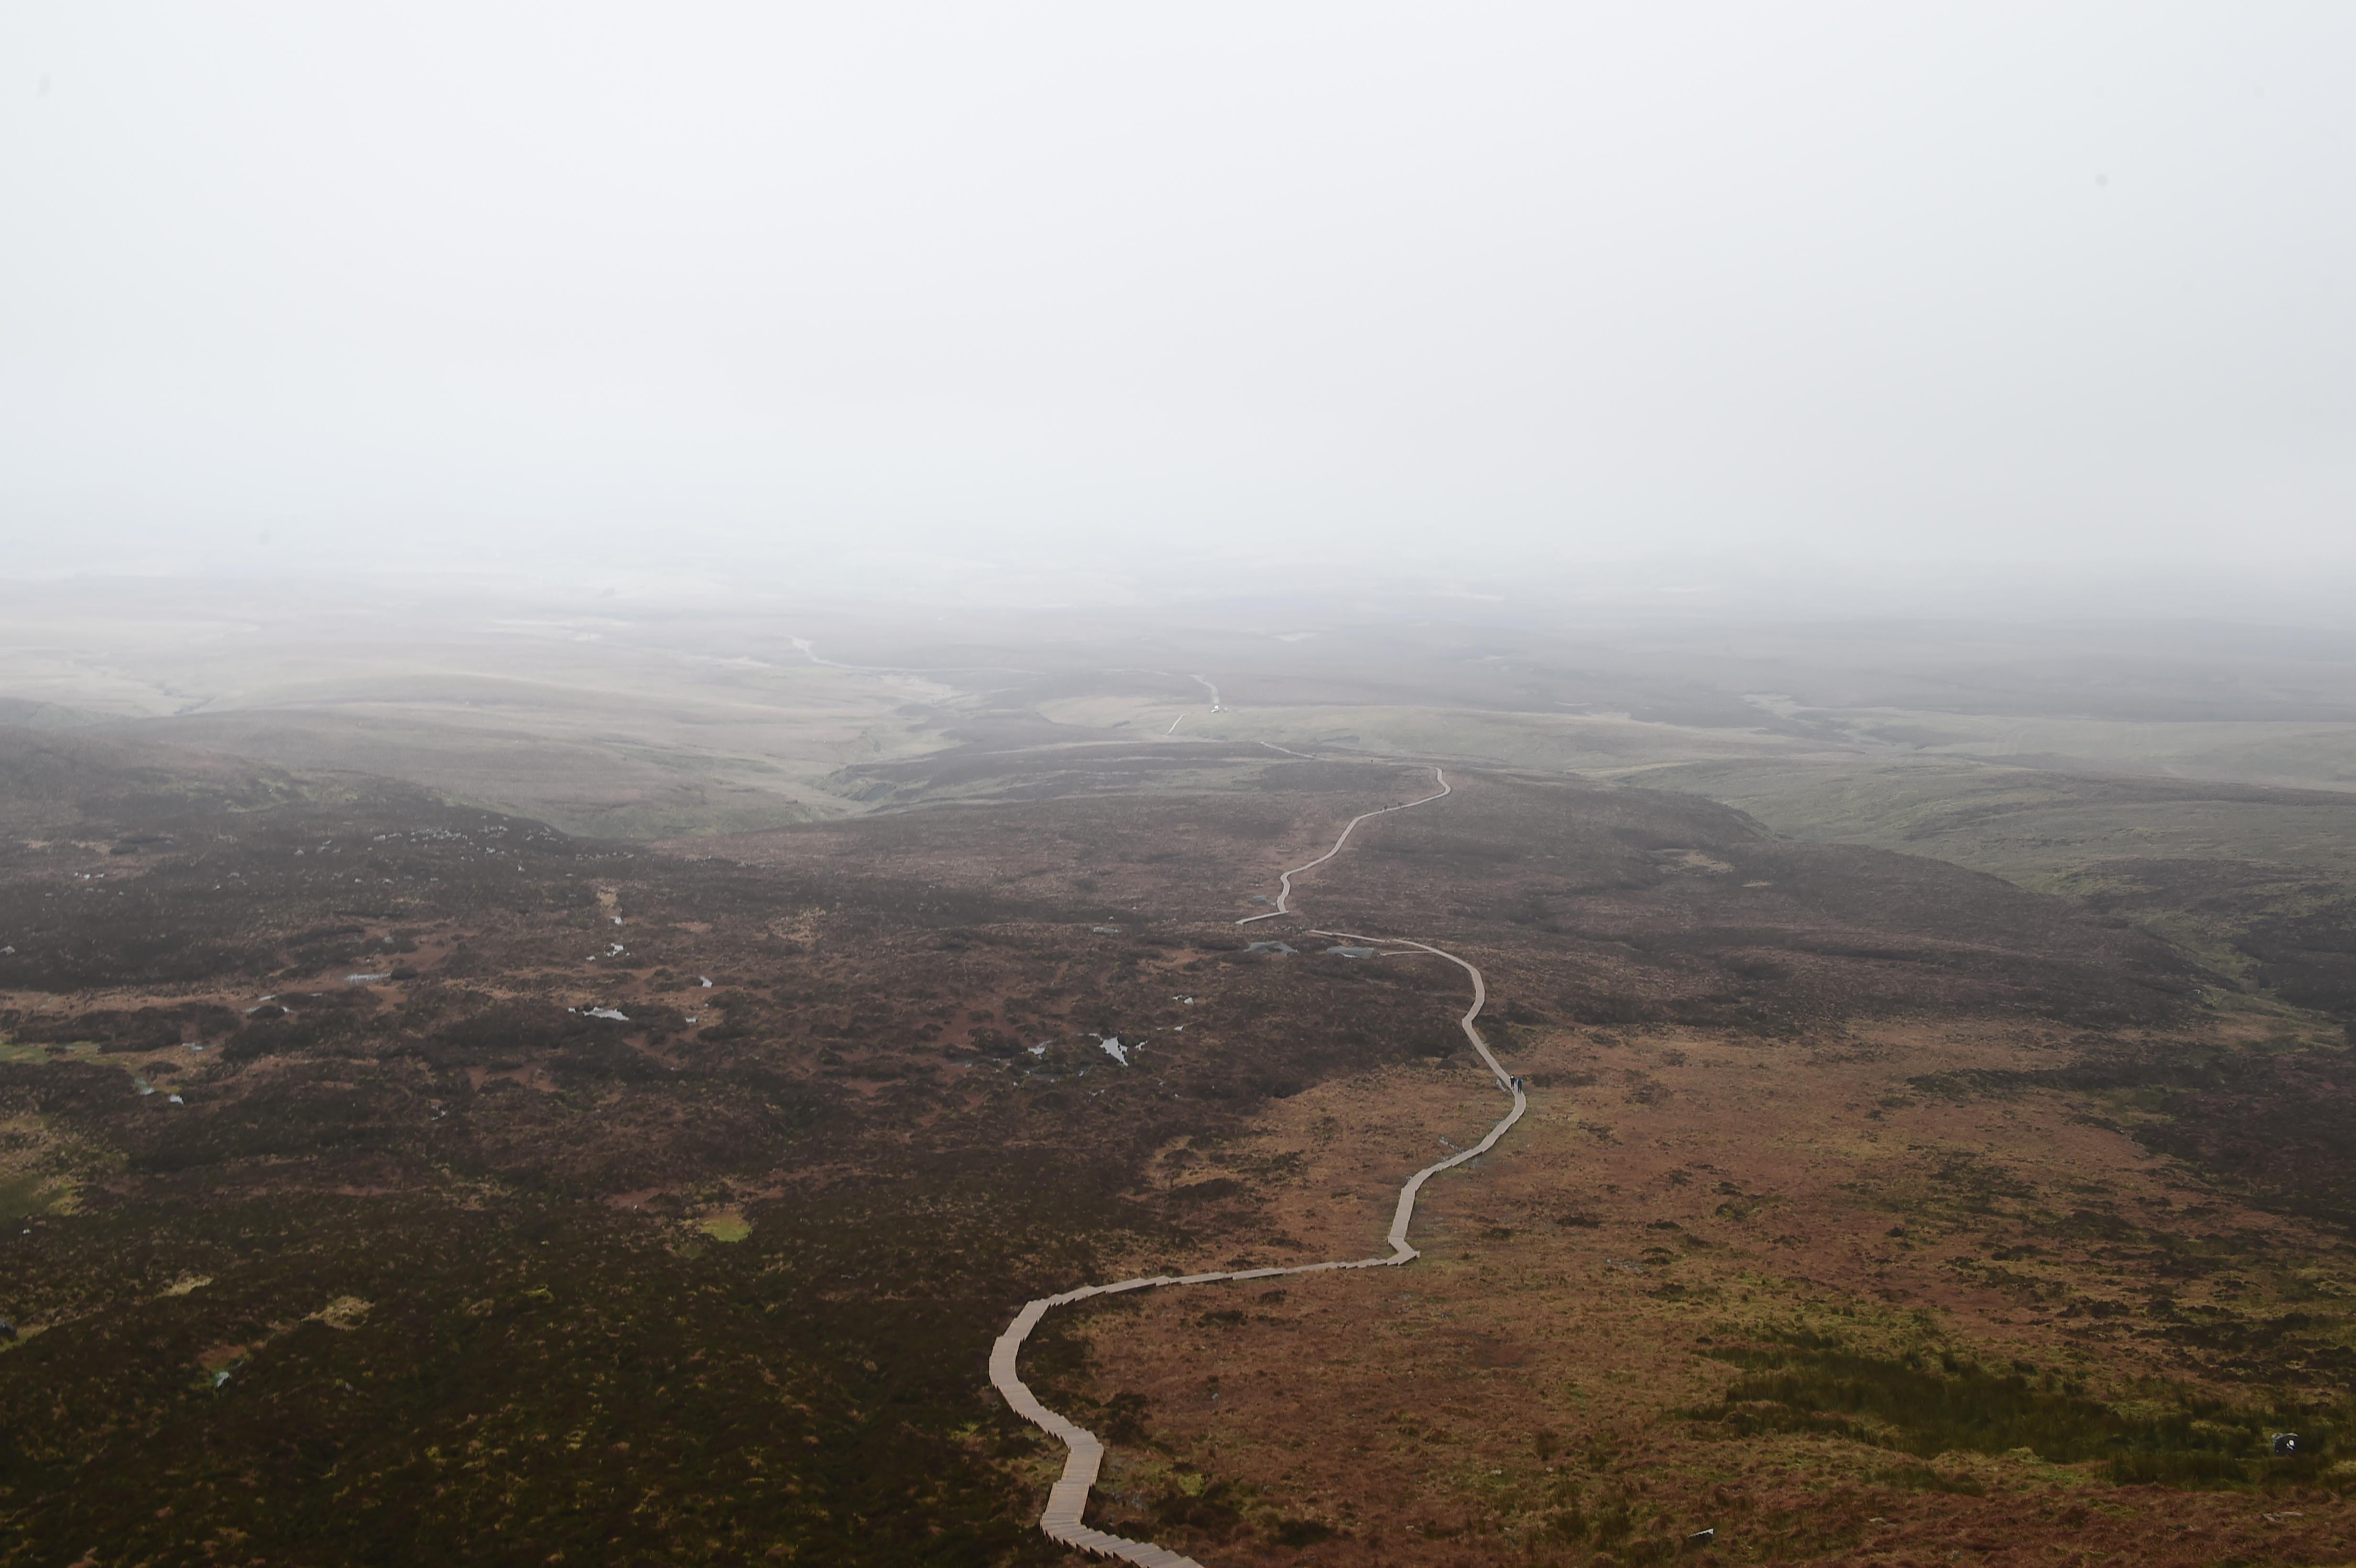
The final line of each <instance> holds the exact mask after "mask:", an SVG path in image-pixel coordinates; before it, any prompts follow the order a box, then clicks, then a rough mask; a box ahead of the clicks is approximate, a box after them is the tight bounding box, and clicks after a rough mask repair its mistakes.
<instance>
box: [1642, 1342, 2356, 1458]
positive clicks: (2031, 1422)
mask: <svg viewBox="0 0 2356 1568" xmlns="http://www.w3.org/2000/svg"><path fill="white" fill-rule="evenodd" d="M1794 1340H1795V1341H1801V1342H1791V1343H1783V1344H1776V1345H1768V1346H1750V1347H1738V1348H1725V1347H1721V1348H1718V1349H1711V1350H1710V1351H1708V1354H1709V1355H1711V1356H1713V1357H1715V1358H1716V1359H1717V1360H1723V1361H1729V1362H1731V1363H1732V1364H1733V1365H1735V1366H1737V1367H1739V1368H1740V1369H1741V1370H1742V1371H1741V1375H1740V1376H1739V1377H1737V1378H1736V1379H1735V1380H1734V1381H1733V1382H1732V1383H1731V1384H1730V1385H1729V1386H1728V1388H1727V1390H1726V1392H1725V1393H1724V1394H1723V1395H1722V1396H1720V1398H1719V1402H1718V1403H1716V1404H1715V1405H1713V1406H1709V1407H1706V1408H1702V1409H1696V1410H1691V1411H1687V1412H1686V1414H1687V1416H1688V1417H1690V1418H1691V1419H1694V1420H1697V1421H1704V1422H1710V1423H1715V1424H1718V1425H1719V1427H1721V1428H1722V1429H1723V1430H1724V1431H1725V1432H1726V1433H1727V1434H1728V1435H1740V1436H1747V1435H1753V1434H1757V1433H1764V1432H1801V1433H1815V1434H1820V1435H1826V1436H1838V1437H1845V1438H1847V1439H1850V1440H1851V1441H1854V1442H1858V1443H1866V1444H1870V1445H1873V1446H1875V1447H1879V1448H1889V1449H1894V1450H1896V1451H1898V1452H1900V1453H1904V1454H1911V1455H1913V1456H1917V1457H1918V1458H1925V1459H1927V1458H1929V1457H1931V1456H1933V1455H1937V1454H1944V1453H1955V1452H1961V1453H1971V1454H2005V1453H2012V1452H2016V1451H2019V1450H2027V1451H2029V1452H2030V1453H2033V1454H2035V1455H2036V1456H2038V1457H2039V1458H2040V1459H2043V1460H2045V1461H2047V1462H2048V1463H2051V1464H2057V1465H2074V1464H2083V1463H2089V1462H2100V1463H2103V1464H2104V1466H2105V1467H2106V1472H2107V1476H2108V1478H2109V1479H2110V1480H2111V1481H2113V1482H2114V1483H2115V1484H2118V1485H2123V1486H2133V1485H2156V1486H2170V1487H2211V1486H2244V1485H2286V1484H2309V1485H2311V1484H2315V1483H2316V1482H2318V1481H2319V1479H2320V1478H2321V1477H2323V1476H2324V1475H2325V1474H2326V1472H2328V1471H2329V1469H2330V1467H2331V1465H2332V1462H2333V1459H2334V1456H2336V1454H2337V1451H2338V1445H2339V1444H2340V1441H2341V1440H2342V1437H2343V1435H2344V1434H2346V1433H2348V1432H2349V1431H2350V1430H2351V1416H2356V1408H2351V1407H2350V1406H2349V1405H2347V1404H2346V1403H2344V1402H2343V1403H2342V1404H2341V1405H2340V1406H2337V1407H2333V1408H2329V1409H2326V1410H2317V1409H2314V1408H2308V1409H2303V1410H2292V1409H2285V1408H2281V1407H2278V1406H2276V1405H2271V1404H2265V1405H2255V1404H2252V1405H2238V1404H2230V1403H2226V1402H2224V1401H2222V1400H2219V1399H2215V1398H2212V1397H2211V1396H2208V1395H2205V1394H2201V1393H2199V1392H2195V1391H2193V1390H2190V1389H2188V1388H2183V1387H2172V1388H2168V1389H2163V1390H2158V1391H2153V1392H2155V1393H2156V1394H2157V1395H2158V1397H2153V1398H2147V1399H2145V1400H2140V1401H2137V1402H2135V1403H2107V1402H2105V1401H2104V1400H2101V1399H2098V1398H2095V1397H2094V1396H2093V1395H2092V1394H2090V1393H2089V1392H2087V1391H2086V1389H2085V1387H2084V1385H2083V1383H2081V1382H2080V1381H2078V1380H2076V1379H2073V1378H2069V1377H2064V1376H2061V1375H2060V1374H2057V1373H2055V1372H2053V1371H2050V1370H2047V1371H2039V1370H2038V1369H2035V1368H2033V1367H2029V1366H2027V1365H2025V1364H2022V1363H2015V1364H2014V1365H2013V1366H2012V1367H2010V1368H2008V1369H2005V1370H2002V1371H1996V1370H1991V1369H1989V1368H1987V1367H1984V1366H1982V1365H1980V1364H1978V1363H1977V1362H1976V1361H1971V1360H1963V1359H1961V1358H1959V1357H1957V1356H1956V1355H1954V1353H1953V1352H1952V1351H1932V1350H1918V1351H1916V1352H1914V1353H1913V1354H1912V1355H1907V1356H1882V1355H1876V1354H1872V1353H1869V1352H1865V1351H1861V1350H1857V1349H1848V1348H1846V1347H1843V1346H1840V1345H1837V1344H1829V1343H1826V1342H1825V1341H1823V1340H1822V1339H1818V1338H1816V1337H1815V1336H1794ZM2282 1432H2292V1433H2296V1434H2297V1445H2296V1450H2295V1452H2293V1453H2290V1454H2277V1453H2276V1452H2275V1447H2274V1441H2273V1439H2274V1436H2275V1435H2276V1434H2277V1433H2282ZM1916 1475H1917V1467H1905V1468H1902V1469H1901V1470H1898V1471H1892V1472H1890V1477H1892V1478H1893V1484H1899V1485H1907V1486H1914V1487H1931V1488H1935V1489H1940V1490H1954V1489H1956V1488H1955V1487H1954V1486H1953V1485H1951V1484H1949V1483H1947V1482H1944V1481H1940V1480H1938V1479H1936V1478H1935V1477H1933V1479H1932V1480H1929V1481H1922V1480H1921V1479H1920V1478H1919V1477H1918V1478H1917V1479H1914V1480H1906V1479H1902V1478H1900V1477H1916Z"/></svg>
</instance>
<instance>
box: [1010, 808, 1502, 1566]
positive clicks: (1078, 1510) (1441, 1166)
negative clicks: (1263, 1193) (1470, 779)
mask: <svg viewBox="0 0 2356 1568" xmlns="http://www.w3.org/2000/svg"><path fill="white" fill-rule="evenodd" d="M1431 773H1432V778H1433V780H1434V781H1435V782H1437V783H1438V784H1439V785H1440V793H1439V794H1438V795H1425V796H1424V797H1423V798H1422V799H1421V800H1410V801H1408V802H1407V803H1406V804H1405V805H1387V806H1384V807H1383V808H1382V810H1381V811H1369V812H1367V813H1365V815H1364V816H1354V817H1352V818H1351V819H1350V822H1349V826H1348V827H1344V828H1343V829H1342V836H1341V837H1339V838H1336V839H1335V840H1334V841H1333V848H1331V849H1328V850H1327V851H1326V852H1325V853H1324V854H1323V855H1321V856H1319V857H1318V858H1317V859H1314V860H1312V861H1310V862H1309V864H1308V865H1305V866H1295V867H1294V868H1293V869H1292V870H1290V871H1287V872H1285V873H1284V882H1283V896H1282V897H1280V898H1279V899H1278V901H1277V907H1276V908H1275V909H1274V910H1271V911H1270V912H1269V913H1268V914H1256V915H1251V916H1248V917H1247V918H1246V919H1244V920H1240V921H1237V924H1238V925H1248V924H1250V923H1251V922H1252V921H1255V920H1267V919H1269V918H1270V916H1272V915H1276V914H1289V913H1290V910H1289V909H1287V908H1286V907H1285V906H1286V904H1287V903H1288V902H1289V901H1290V898H1291V896H1292V878H1293V875H1294V873H1295V872H1300V871H1306V870H1308V869H1310V868H1311V867H1313V866H1322V865H1323V864H1324V863H1325V862H1326V861H1328V860H1330V859H1333V857H1334V856H1336V855H1338V854H1340V853H1341V852H1342V847H1343V846H1344V844H1346V843H1348V842H1349V841H1350V834H1351V831H1352V830H1353V829H1354V828H1355V827H1357V826H1358V824H1359V823H1361V822H1364V821H1365V820H1366V818H1367V817H1369V816H1382V815H1383V813H1384V812H1387V811H1405V810H1406V809H1408V806H1413V805H1428V804H1430V802H1432V801H1435V800H1438V799H1440V796H1441V795H1447V794H1449V793H1450V790H1449V787H1448V780H1447V779H1446V777H1445V776H1443V775H1442V774H1441V773H1440V770H1439V769H1438V768H1434V769H1432V770H1431ZM1310 934H1312V935H1313V936H1331V937H1335V938H1338V939H1341V940H1344V941H1349V942H1360V943H1365V944H1387V945H1389V946H1390V947H1392V948H1393V949H1399V948H1411V949H1415V950H1418V951H1420V952H1424V953H1429V954H1431V955H1435V956H1437V957H1440V958H1445V959H1447V960H1448V961H1449V962H1450V963H1451V964H1453V965H1456V966H1457V967H1458V968H1460V969H1462V970H1463V971H1464V973H1465V974H1467V975H1469V976H1472V1006H1471V1007H1469V1008H1465V1009H1464V1016H1463V1017H1462V1018H1461V1019H1457V1020H1456V1022H1457V1027H1459V1028H1460V1029H1463V1031H1464V1038H1465V1039H1467V1040H1471V1041H1472V1049H1473V1050H1474V1051H1477V1052H1479V1053H1480V1057H1481V1061H1482V1062H1483V1064H1484V1065H1486V1066H1487V1067H1488V1069H1489V1072H1491V1074H1493V1075H1494V1077H1495V1078H1496V1080H1497V1087H1498V1088H1499V1089H1501V1090H1503V1091H1505V1093H1506V1094H1507V1095H1509V1096H1510V1097H1511V1098H1512V1100H1513V1105H1512V1108H1511V1109H1509V1110H1508V1111H1506V1113H1505V1116H1504V1118H1503V1119H1502V1120H1500V1121H1499V1122H1498V1123H1497V1125H1495V1126H1494V1127H1491V1128H1490V1129H1489V1136H1487V1137H1484V1138H1483V1139H1482V1140H1481V1141H1480V1142H1479V1143H1477V1144H1474V1145H1473V1146H1472V1147H1471V1148H1468V1149H1464V1150H1462V1151H1461V1152H1459V1153H1457V1154H1455V1155H1452V1156H1451V1157H1449V1158H1447V1159H1443V1160H1441V1161H1440V1162H1439V1163H1438V1164H1436V1165H1428V1166H1425V1167H1424V1168H1422V1169H1421V1170H1419V1171H1417V1172H1416V1173H1415V1174H1414V1175H1413V1176H1410V1177H1408V1179H1407V1185H1406V1186H1404V1187H1402V1188H1400V1189H1399V1196H1398V1208H1397V1209H1396V1210H1394V1211H1392V1214H1391V1231H1390V1235H1389V1237H1388V1240H1389V1242H1390V1247H1391V1251H1390V1255H1389V1256H1388V1257H1374V1258H1352V1259H1348V1260H1344V1261H1342V1262H1336V1263H1323V1264H1296V1265H1295V1266H1293V1267H1290V1268H1248V1269H1230V1270H1226V1271H1223V1272H1219V1273H1215V1274H1188V1275H1151V1276H1149V1277H1147V1278H1143V1279H1124V1280H1117V1281H1115V1282H1114V1283H1112V1284H1110V1285H1082V1286H1081V1287H1080V1288H1079V1289H1077V1290H1067V1291H1066V1292H1064V1293H1063V1294H1062V1295H1061V1296H1041V1297H1040V1298H1039V1299H1038V1300H1036V1301H1031V1302H1026V1303H1024V1304H1023V1310H1022V1311H1020V1312H1018V1313H1016V1314H1015V1315H1014V1321H1013V1322H1012V1323H1010V1324H1008V1325H1007V1326H1006V1332H1004V1333H1003V1334H1001V1335H1000V1336H999V1337H998V1340H997V1343H995V1344H993V1345H992V1346H991V1348H990V1381H991V1384H992V1385H993V1386H994V1387H996V1388H997V1390H998V1392H999V1393H1000V1394H1001V1396H1003V1397H1004V1399H1005V1401H1006V1403H1007V1406H1008V1408H1010V1409H1012V1411H1013V1412H1014V1413H1015V1414H1017V1415H1019V1416H1021V1417H1022V1418H1023V1420H1025V1421H1028V1422H1030V1423H1032V1424H1033V1425H1036V1426H1038V1427H1039V1428H1041V1429H1042V1430H1043V1431H1044V1432H1045V1433H1046V1434H1047V1435H1049V1436H1051V1437H1053V1438H1055V1440H1056V1441H1057V1442H1059V1443H1061V1444H1063V1445H1064V1446H1065V1447H1066V1448H1067V1449H1069V1450H1070V1453H1069V1455H1068V1456H1067V1457H1066V1459H1065V1461H1064V1474H1063V1477H1062V1478H1061V1479H1060V1480H1058V1481H1056V1483H1055V1485H1054V1487H1052V1488H1049V1490H1048V1493H1047V1508H1046V1511H1045V1512H1044V1513H1042V1514H1041V1515H1040V1516H1039V1528H1040V1530H1042V1531H1044V1532H1045V1533H1046V1535H1047V1538H1048V1539H1049V1540H1051V1541H1059V1542H1061V1543H1062V1544H1064V1545H1066V1546H1070V1547H1075V1548H1076V1549H1078V1550H1079V1551H1082V1552H1093V1553H1095V1554H1096V1555H1097V1556H1099V1557H1112V1558H1118V1559H1119V1560H1121V1561H1122V1562H1126V1563H1138V1564H1140V1565H1141V1568H1202V1564H1201V1563H1196V1562H1195V1561H1194V1559H1193V1558H1191V1557H1187V1556H1183V1555H1182V1554H1180V1553H1178V1552H1173V1551H1171V1550H1170V1549H1169V1548H1168V1547H1166V1546H1156V1545H1154V1544H1153V1543H1152V1542H1151V1541H1130V1540H1129V1539H1128V1538H1127V1537H1125V1536H1119V1535H1111V1534H1108V1533H1107V1532H1105V1531H1101V1530H1091V1529H1089V1528H1088V1527H1087V1524H1085V1523H1084V1522H1082V1520H1081V1516H1082V1515H1083V1514H1085V1513H1086V1512H1087V1506H1088V1492H1089V1489H1090V1488H1093V1487H1094V1486H1095V1485H1096V1484H1097V1472H1098V1469H1099V1468H1100V1467H1102V1466H1103V1464H1104V1444H1103V1442H1102V1441H1101V1440H1100V1439H1098V1436H1097V1435H1096V1434H1095V1433H1093V1432H1090V1431H1089V1430H1088V1429H1087V1427H1085V1426H1081V1425H1078V1424H1076V1423H1074V1422H1069V1421H1066V1420H1065V1419H1064V1418H1063V1417H1062V1416H1060V1415H1058V1414H1056V1413H1055V1412H1054V1411H1052V1410H1049V1409H1048V1408H1047V1407H1046V1406H1045V1405H1044V1404H1041V1403H1039V1399H1038V1396H1037V1395H1035V1394H1033V1392H1031V1390H1030V1389H1029V1388H1028V1387H1027V1386H1025V1385H1024V1383H1023V1378H1022V1374H1021V1372H1020V1371H1018V1369H1017V1367H1016V1364H1015V1363H1016V1361H1017V1360H1018V1359H1019V1358H1020V1357H1021V1355H1022V1353H1023V1340H1025V1339H1029V1338H1030V1337H1031V1330H1032V1329H1033V1328H1037V1327H1038V1326H1039V1320H1040V1319H1041V1318H1043V1317H1046V1315H1047V1314H1048V1312H1049V1311H1050V1310H1052V1309H1053V1308H1055V1307H1064V1306H1067V1305H1069V1304H1070V1303H1072V1302H1075V1301H1086V1300H1087V1298H1088V1297H1090V1296H1114V1295H1118V1294H1119V1293H1120V1292H1122V1291H1125V1290H1153V1289H1158V1288H1160V1287H1161V1286H1162V1285H1211V1284H1215V1283H1216V1282H1218V1281H1221V1280H1237V1279H1273V1278H1275V1277H1277V1276H1278V1275H1294V1274H1324V1273H1328V1272H1330V1271H1332V1270H1334V1269H1345V1268H1392V1267H1396V1266H1397V1265H1398V1264H1406V1263H1413V1262H1414V1261H1415V1260H1416V1259H1417V1258H1418V1257H1419V1256H1421V1255H1422V1254H1420V1253H1418V1252H1417V1251H1416V1250H1415V1249H1414V1248H1413V1247H1411V1246H1409V1245H1408V1240H1407V1232H1408V1226H1409V1225H1410V1224H1411V1223H1413V1222H1414V1220H1415V1200H1416V1197H1417V1195H1418V1194H1419V1193H1420V1192H1421V1191H1422V1190H1423V1184H1424V1183H1425V1182H1427V1181H1429V1180H1430V1179H1432V1178H1433V1177H1435V1176H1437V1175H1439V1174H1440V1172H1441V1171H1443V1170H1446V1169H1448V1168H1450V1167H1451V1166H1458V1165H1462V1164H1463V1163H1464V1162H1465V1161H1466V1160H1468V1159H1475V1158H1478V1157H1480V1156H1482V1155H1483V1154H1486V1153H1488V1152H1489V1150H1491V1149H1492V1148H1494V1147H1496V1145H1497V1140H1498V1139H1499V1138H1501V1137H1503V1136H1505V1132H1506V1129H1507V1128H1509V1127H1511V1126H1512V1125H1514V1124H1515V1122H1518V1121H1520V1120H1521V1119H1522V1113H1523V1112H1525V1111H1526V1110H1528V1109H1529V1099H1528V1096H1526V1094H1525V1093H1523V1092H1522V1085H1521V1082H1520V1080H1518V1079H1515V1078H1513V1077H1509V1076H1508V1075H1507V1074H1506V1072H1505V1069H1504V1068H1503V1067H1501V1066H1499V1065H1498V1064H1497V1058H1496V1056H1495V1054H1494V1052H1493V1051H1490V1049H1489V1042H1488V1041H1487V1040H1483V1039H1482V1038H1481V1031H1480V1030H1479V1029H1476V1028H1474V1027H1473V1023H1472V1020H1473V1019H1476V1018H1478V1017H1480V1016H1481V1009H1482V1008H1483V1007H1484V1006H1485V1005H1486V1004H1487V1002H1488V999H1489V987H1488V983H1487V982H1486V981H1485V980H1483V978H1482V977H1481V971H1480V970H1478V969H1476V968H1474V967H1473V966H1472V965H1471V964H1469V963H1466V962H1465V961H1464V960H1463V959H1462V958H1459V957H1458V956H1457V955H1455V954H1453V953H1449V952H1444V951H1442V950H1441V949H1440V948H1437V947H1434V946H1432V945H1430V944H1429V943H1423V942H1409V941H1407V940H1405V939H1404V938H1398V937H1378V936H1365V935H1362V934H1360V933H1355V932H1347V931H1314V932H1312V933H1310Z"/></svg>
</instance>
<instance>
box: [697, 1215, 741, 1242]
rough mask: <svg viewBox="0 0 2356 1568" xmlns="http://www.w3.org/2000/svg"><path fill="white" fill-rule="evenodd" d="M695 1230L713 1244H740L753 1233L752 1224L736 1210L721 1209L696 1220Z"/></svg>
mask: <svg viewBox="0 0 2356 1568" xmlns="http://www.w3.org/2000/svg"><path fill="white" fill-rule="evenodd" d="M695 1224H696V1228H697V1229H698V1230H700V1231H701V1232H703V1233H704V1234H705V1235H707V1236H709V1237H711V1238H712V1240H713V1241H715V1242H741V1241H743V1240H744V1239H745V1238H746V1237H747V1236H750V1235H751V1234H752V1233H753V1222H752V1221H749V1220H747V1219H745V1218H744V1212H743V1211H741V1210H736V1209H723V1210H721V1211H719V1212H718V1213H716V1214H706V1215H705V1216H704V1217H703V1218H702V1219H701V1220H698V1221H696V1222H695Z"/></svg>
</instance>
